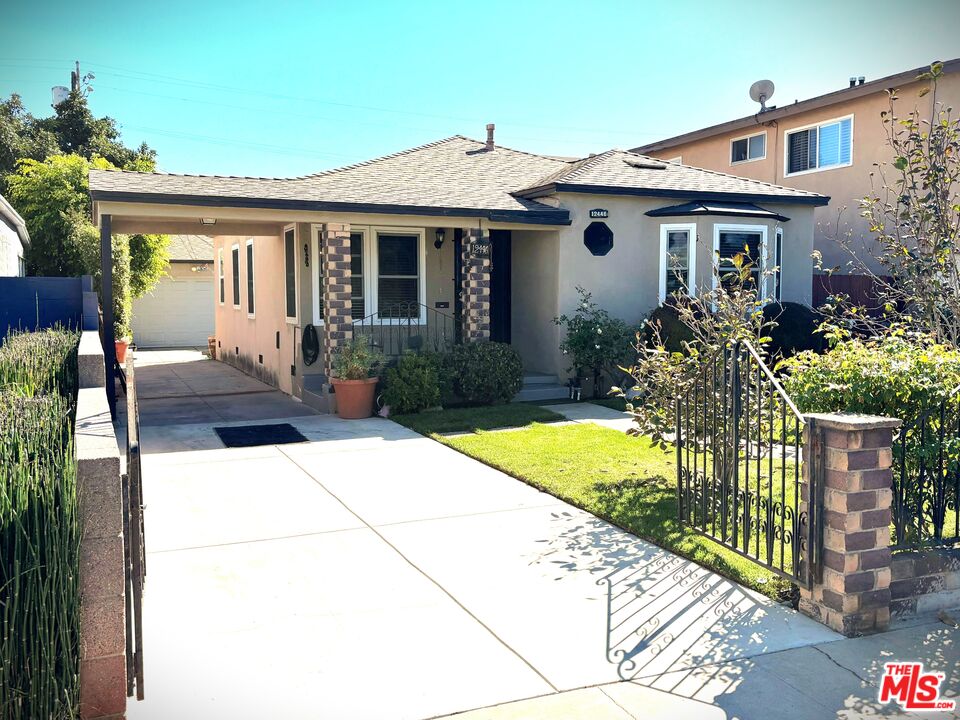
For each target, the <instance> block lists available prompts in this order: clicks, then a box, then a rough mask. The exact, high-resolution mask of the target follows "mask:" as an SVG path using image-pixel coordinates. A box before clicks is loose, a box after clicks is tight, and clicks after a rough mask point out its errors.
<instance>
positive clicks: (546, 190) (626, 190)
mask: <svg viewBox="0 0 960 720" xmlns="http://www.w3.org/2000/svg"><path fill="white" fill-rule="evenodd" d="M561 192H569V193H587V194H593V195H630V196H635V197H668V198H691V199H698V200H718V201H726V202H745V201H746V202H752V201H760V202H779V203H788V204H791V205H813V206H817V207H818V206H822V205H826V204H828V203H829V202H830V197H829V196H827V195H774V194H770V193H731V192H704V191H702V190H669V189H663V188H640V187H618V186H615V185H579V184H576V183H552V184H551V185H544V186H540V187H536V188H530V189H528V190H522V191H520V192H519V193H514V194H515V195H517V196H518V197H523V198H529V199H533V198H536V197H543V196H544V195H552V194H554V193H561Z"/></svg>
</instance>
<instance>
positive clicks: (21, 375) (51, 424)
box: [0, 330, 80, 720]
mask: <svg viewBox="0 0 960 720" xmlns="http://www.w3.org/2000/svg"><path fill="white" fill-rule="evenodd" d="M77 341H78V336H77V334H76V333H72V332H66V331H61V330H56V331H44V332H37V333H18V334H15V335H12V336H10V337H8V338H7V340H6V342H4V344H3V346H2V347H0V473H2V475H0V717H2V718H3V719H4V720H8V719H9V720H28V719H29V720H32V719H33V718H43V719H44V720H48V719H52V720H62V719H65V718H75V717H76V716H77V710H78V699H79V648H80V581H79V569H80V519H79V514H78V504H77V484H76V482H77V474H76V461H75V455H74V448H73V438H72V430H73V416H74V409H75V402H76V391H77V366H76V349H77Z"/></svg>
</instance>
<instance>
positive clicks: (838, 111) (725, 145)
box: [651, 73, 960, 267]
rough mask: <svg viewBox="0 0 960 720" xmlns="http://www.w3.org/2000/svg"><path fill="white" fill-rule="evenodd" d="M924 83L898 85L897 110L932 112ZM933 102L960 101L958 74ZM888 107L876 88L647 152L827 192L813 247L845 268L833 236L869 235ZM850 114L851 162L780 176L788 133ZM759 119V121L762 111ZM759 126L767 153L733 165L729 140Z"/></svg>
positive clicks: (885, 155) (884, 157)
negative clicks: (867, 209) (863, 203)
mask: <svg viewBox="0 0 960 720" xmlns="http://www.w3.org/2000/svg"><path fill="white" fill-rule="evenodd" d="M925 86H926V83H911V84H909V85H906V86H903V87H901V88H900V89H899V92H898V97H899V100H898V101H897V103H896V106H895V107H896V112H897V114H898V115H900V116H903V115H906V114H907V113H908V112H909V111H911V110H912V109H914V108H918V109H920V110H921V112H922V113H923V115H924V116H925V117H930V115H931V107H932V103H933V101H934V98H933V95H932V94H928V95H927V96H926V97H922V98H921V97H918V93H919V91H920V89H921V88H923V87H925ZM936 101H937V102H941V103H944V104H946V105H950V106H952V107H957V106H958V104H960V73H950V74H948V75H945V76H944V77H943V78H942V79H941V81H940V82H939V85H938V90H937V97H936ZM888 109H889V97H888V95H887V93H886V92H883V91H880V92H876V93H872V94H870V95H866V96H864V97H861V98H856V99H853V100H848V101H845V102H842V103H837V104H834V105H831V106H828V107H823V108H819V109H816V110H810V111H808V112H803V113H798V114H797V115H792V116H790V117H787V118H784V119H781V120H779V121H775V122H774V123H772V124H770V125H769V126H766V125H764V124H761V123H758V124H757V125H756V127H755V128H752V129H741V130H736V131H734V132H729V133H725V134H722V135H716V136H714V137H711V138H706V139H703V140H698V141H695V142H691V143H685V144H682V145H676V146H673V147H670V148H665V149H663V150H659V151H656V152H653V153H651V154H652V155H654V156H656V157H660V158H664V159H672V158H675V157H677V156H680V157H681V158H682V162H683V164H684V165H692V166H695V167H703V168H709V169H711V170H718V171H721V172H725V173H730V174H731V175H740V176H743V177H748V178H753V179H754V180H763V181H765V182H771V183H775V184H778V185H787V186H789V187H795V188H799V189H801V190H811V191H813V192H818V193H821V194H823V195H828V196H830V204H829V205H827V206H825V207H821V208H818V209H817V211H816V213H815V230H816V235H815V244H816V248H817V250H819V251H820V252H821V253H822V254H823V258H824V265H825V266H826V267H833V266H841V267H843V266H845V264H846V262H847V261H848V259H849V258H848V256H847V255H846V254H845V253H844V252H843V251H842V249H841V248H840V247H839V246H838V245H837V243H836V238H837V237H842V236H844V235H845V234H847V233H850V234H851V237H852V238H854V239H855V242H856V243H857V245H858V246H860V247H862V245H861V243H862V241H863V239H864V238H866V239H869V238H870V231H869V230H870V228H869V224H868V223H867V221H866V220H865V219H863V218H861V217H860V209H859V201H860V199H861V198H863V197H865V196H867V195H868V194H870V192H871V178H870V173H871V172H872V171H873V170H874V169H875V168H874V167H873V166H874V163H880V162H889V161H890V160H891V159H892V156H891V153H890V150H889V148H888V147H887V144H886V134H885V128H884V124H883V122H882V121H881V118H880V113H881V112H882V111H884V110H888ZM848 115H853V148H852V161H853V164H852V165H850V166H848V167H840V168H828V169H825V170H819V171H816V172H807V173H803V174H795V175H787V176H785V175H784V147H785V136H786V133H789V132H790V131H791V130H795V129H797V128H801V127H804V126H807V125H812V124H815V123H819V122H823V121H827V120H833V119H837V118H841V117H846V116H848ZM759 119H760V120H762V119H763V116H760V118H759ZM762 131H766V133H767V140H766V151H767V152H766V158H765V159H763V160H754V161H750V162H744V163H737V164H735V165H732V164H731V163H730V142H731V140H733V139H734V138H739V137H743V136H746V135H752V134H755V133H757V132H762ZM868 247H869V243H868Z"/></svg>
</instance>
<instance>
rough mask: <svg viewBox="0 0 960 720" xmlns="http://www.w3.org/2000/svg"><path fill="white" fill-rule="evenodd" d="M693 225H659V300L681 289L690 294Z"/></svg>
mask: <svg viewBox="0 0 960 720" xmlns="http://www.w3.org/2000/svg"><path fill="white" fill-rule="evenodd" d="M696 246H697V226H696V224H695V223H682V224H676V225H661V226H660V302H661V303H662V302H664V301H666V299H667V298H668V297H670V296H671V295H673V294H675V293H677V292H681V293H687V294H689V295H693V294H694V290H695V283H696V276H695V271H696V268H695V265H696V263H695V260H696Z"/></svg>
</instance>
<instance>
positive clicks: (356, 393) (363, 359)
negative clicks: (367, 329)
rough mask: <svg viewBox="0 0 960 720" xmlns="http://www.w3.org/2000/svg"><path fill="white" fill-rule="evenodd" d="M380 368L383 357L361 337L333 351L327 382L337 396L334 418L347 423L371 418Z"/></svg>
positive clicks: (366, 339) (364, 337)
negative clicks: (330, 374) (329, 380)
mask: <svg viewBox="0 0 960 720" xmlns="http://www.w3.org/2000/svg"><path fill="white" fill-rule="evenodd" d="M382 365H383V355H382V354H381V353H380V351H379V350H378V349H377V348H374V347H371V346H370V341H369V339H368V338H367V337H366V336H365V335H360V336H356V337H354V338H352V339H351V340H350V341H348V342H347V344H346V345H342V346H341V347H339V348H337V350H336V351H335V353H334V356H333V378H332V379H331V381H332V382H333V391H334V393H335V394H336V396H337V415H339V416H340V417H342V418H345V419H348V420H358V419H360V418H368V417H370V416H371V415H373V397H374V393H375V391H376V388H377V381H378V380H379V379H380V378H379V377H378V373H379V370H380V367H381V366H382Z"/></svg>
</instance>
